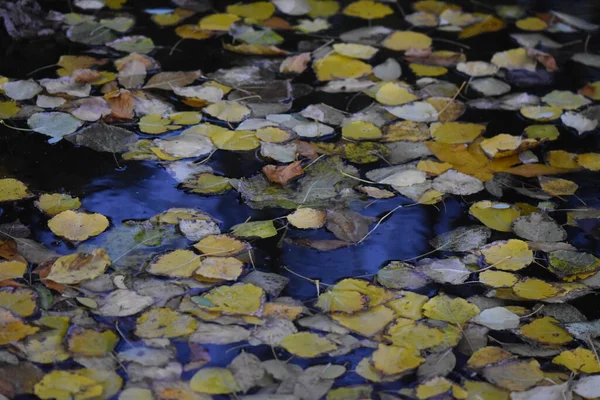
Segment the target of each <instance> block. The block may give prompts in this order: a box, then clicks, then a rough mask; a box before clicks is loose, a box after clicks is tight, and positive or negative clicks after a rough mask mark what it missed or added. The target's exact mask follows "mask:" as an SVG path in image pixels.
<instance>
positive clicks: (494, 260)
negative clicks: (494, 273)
mask: <svg viewBox="0 0 600 400" xmlns="http://www.w3.org/2000/svg"><path fill="white" fill-rule="evenodd" d="M480 251H481V254H483V256H484V259H485V262H486V263H487V264H488V265H490V266H493V267H494V268H496V269H500V270H504V271H518V270H520V269H522V268H525V267H526V266H528V265H529V264H531V263H532V262H533V252H532V251H531V250H530V249H529V246H527V243H525V242H524V241H522V240H517V239H510V240H500V241H497V242H493V243H490V244H488V245H487V246H484V247H482V248H481V250H480Z"/></svg>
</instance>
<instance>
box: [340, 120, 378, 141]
mask: <svg viewBox="0 0 600 400" xmlns="http://www.w3.org/2000/svg"><path fill="white" fill-rule="evenodd" d="M381 136H383V133H381V130H380V129H379V128H378V127H377V125H375V124H373V123H371V122H364V121H352V122H350V123H349V124H346V125H344V127H343V128H342V137H345V138H347V139H353V140H373V139H379V138H380V137H381Z"/></svg>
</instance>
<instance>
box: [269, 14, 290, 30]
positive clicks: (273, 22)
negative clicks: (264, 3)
mask: <svg viewBox="0 0 600 400" xmlns="http://www.w3.org/2000/svg"><path fill="white" fill-rule="evenodd" d="M262 24H263V25H264V26H266V27H269V28H272V29H286V30H293V29H294V27H293V26H292V25H290V23H289V22H287V21H286V20H285V19H283V18H280V17H271V18H269V19H265V20H264V21H262Z"/></svg>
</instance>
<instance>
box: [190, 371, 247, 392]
mask: <svg viewBox="0 0 600 400" xmlns="http://www.w3.org/2000/svg"><path fill="white" fill-rule="evenodd" d="M190 388H191V389H192V390H193V391H195V392H199V393H208V394H228V393H235V392H238V391H240V387H239V386H238V384H237V383H236V381H235V379H234V377H233V375H232V374H231V372H230V371H229V370H228V369H227V368H202V369H200V370H199V371H198V372H196V373H195V374H194V376H193V377H192V379H191V380H190Z"/></svg>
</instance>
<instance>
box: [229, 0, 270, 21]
mask: <svg viewBox="0 0 600 400" xmlns="http://www.w3.org/2000/svg"><path fill="white" fill-rule="evenodd" d="M274 12H275V6H274V5H273V4H271V3H269V2H268V1H257V2H254V3H249V4H242V3H239V4H233V5H230V6H227V13H229V14H234V15H237V16H238V17H242V18H252V19H255V20H257V21H263V20H265V19H269V18H271V16H272V15H273V13H274Z"/></svg>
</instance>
